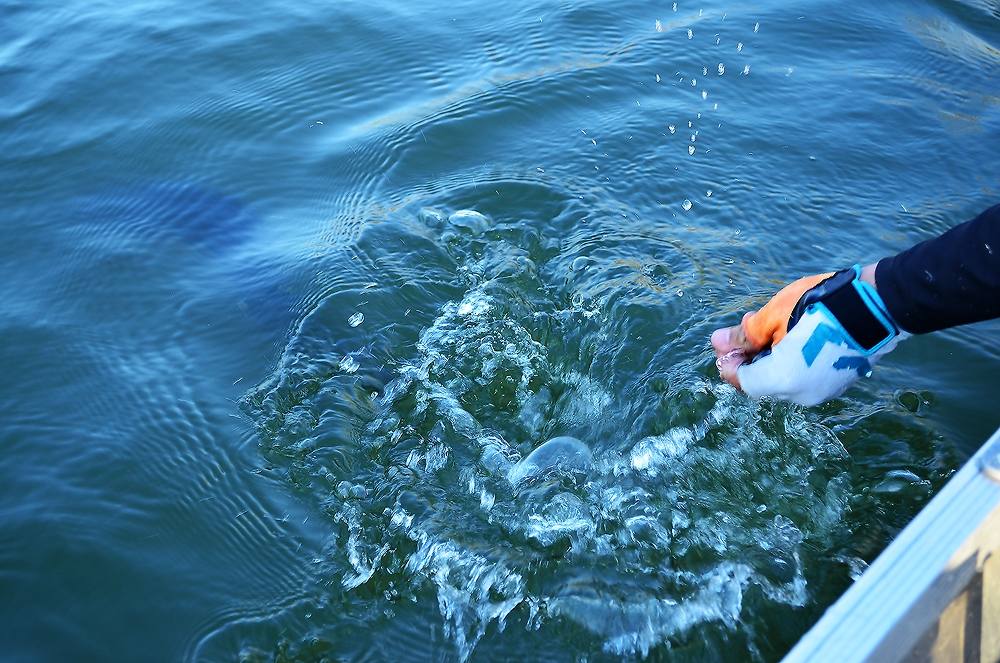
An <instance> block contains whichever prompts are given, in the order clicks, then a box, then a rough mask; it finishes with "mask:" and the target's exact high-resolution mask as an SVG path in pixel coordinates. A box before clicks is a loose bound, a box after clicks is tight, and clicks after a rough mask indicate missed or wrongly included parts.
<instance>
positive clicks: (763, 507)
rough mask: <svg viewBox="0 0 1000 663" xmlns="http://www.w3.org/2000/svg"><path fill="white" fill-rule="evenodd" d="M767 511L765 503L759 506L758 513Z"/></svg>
mask: <svg viewBox="0 0 1000 663" xmlns="http://www.w3.org/2000/svg"><path fill="white" fill-rule="evenodd" d="M765 511H767V507H766V506H765V505H763V504H761V505H759V506H758V507H757V513H764V512H765Z"/></svg>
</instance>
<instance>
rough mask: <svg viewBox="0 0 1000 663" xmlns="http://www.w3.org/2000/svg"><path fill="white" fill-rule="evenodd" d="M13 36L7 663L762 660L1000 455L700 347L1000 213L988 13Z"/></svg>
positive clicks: (971, 410) (436, 20)
mask: <svg viewBox="0 0 1000 663" xmlns="http://www.w3.org/2000/svg"><path fill="white" fill-rule="evenodd" d="M2 14H3V16H4V20H3V21H0V82H2V85H0V99H2V102H3V103H2V104H0V148H2V149H0V181H2V182H3V188H2V191H0V212H2V215H3V219H4V222H3V223H2V224H0V255H2V258H3V259H2V261H0V265H2V270H3V272H2V273H3V278H2V279H0V293H2V295H3V298H2V302H3V303H2V304H0V361H2V364H0V365H2V366H3V368H4V371H3V376H4V377H3V381H2V382H0V404H2V410H0V411H2V412H3V419H2V425H0V433H2V439H3V443H4V444H3V449H4V452H5V453H4V455H3V459H2V461H0V486H2V491H3V494H2V498H0V505H2V506H0V508H2V516H0V531H2V537H0V542H2V543H0V557H2V560H3V564H2V567H0V568H2V575H0V578H2V579H0V583H2V584H0V587H2V595H3V597H4V600H3V601H2V602H0V618H2V621H3V623H4V626H5V628H4V635H3V639H2V645H3V651H4V656H5V658H8V659H11V660H67V659H69V660H178V659H181V660H206V661H208V660H234V659H242V660H247V661H258V660H283V661H287V660H320V659H323V658H324V657H326V658H330V659H333V658H336V659H338V660H341V659H346V660H357V659H367V660H372V659H374V660H428V659H433V660H446V661H461V660H494V659H506V658H514V657H520V658H522V659H524V660H584V659H586V660H604V659H618V658H622V657H625V658H634V657H641V656H643V655H648V656H649V657H650V658H653V659H656V660H678V661H682V660H699V661H700V660H729V661H743V660H747V659H748V658H749V659H758V660H768V661H770V660H776V659H778V658H780V656H781V655H782V654H783V653H784V652H786V651H787V650H788V649H789V648H790V647H791V646H792V645H793V644H794V642H795V641H796V640H797V639H798V638H799V637H800V636H801V634H802V633H803V632H805V630H807V629H808V627H809V626H810V625H811V624H812V623H814V622H815V620H816V619H817V618H818V617H819V615H821V614H822V612H823V610H824V608H825V607H826V606H828V605H829V604H830V603H832V602H833V601H834V600H835V599H836V598H837V596H839V595H840V594H841V593H842V592H843V591H844V590H845V589H846V588H847V587H848V586H849V585H850V583H851V582H852V580H853V579H854V578H856V577H857V576H858V574H859V573H861V572H862V571H863V569H864V568H865V566H866V563H868V562H870V561H871V560H872V559H873V558H874V557H875V556H876V555H877V554H878V553H879V551H880V550H882V548H883V547H884V546H885V545H886V544H887V542H888V541H890V540H891V538H892V537H893V536H894V535H895V533H896V532H898V531H899V529H900V528H901V527H902V526H904V525H905V524H906V522H907V521H908V520H909V519H910V518H911V517H912V516H913V515H914V514H915V513H916V512H917V511H918V510H919V509H920V508H921V506H922V505H924V504H925V503H926V502H927V500H928V499H929V498H930V497H931V496H932V495H933V494H934V491H935V490H936V489H938V488H939V487H940V486H941V485H942V484H943V483H944V482H945V481H946V479H947V478H948V476H949V475H950V474H951V473H952V472H953V471H954V470H955V469H956V468H957V467H959V466H960V464H961V462H962V461H963V460H964V459H965V458H967V457H968V456H969V455H970V454H971V453H972V452H973V451H974V450H975V449H976V448H977V446H978V444H979V443H980V442H981V441H982V440H983V439H984V438H985V437H986V436H987V435H988V434H989V433H990V432H991V431H992V430H993V429H994V428H995V426H996V425H997V423H998V421H997V418H996V413H995V410H994V408H993V406H992V401H994V400H995V399H994V398H993V396H994V395H995V393H996V385H997V383H996V378H995V372H996V369H997V366H998V362H1000V352H998V350H997V349H996V343H995V340H996V338H997V333H998V331H1000V326H998V325H997V324H995V323H992V324H985V325H979V326H975V327H970V328H967V329H962V330H953V331H950V332H947V333H942V334H936V335H934V336H933V337H927V338H915V339H912V340H910V341H907V342H906V343H905V344H903V345H902V346H901V347H900V349H899V350H897V351H896V352H894V353H893V355H892V356H891V357H890V358H889V359H888V360H887V361H886V362H884V363H883V365H881V366H880V367H879V369H878V370H877V371H876V373H875V376H874V377H873V379H871V380H866V381H863V383H862V384H861V385H860V386H859V387H857V388H855V389H853V390H852V391H850V392H849V393H848V394H847V395H846V396H845V397H844V398H842V399H839V400H837V401H835V402H833V403H830V404H827V405H825V406H823V407H820V408H815V409H810V410H804V409H801V408H797V407H792V406H787V405H781V404H770V403H767V404H753V403H749V402H748V401H746V400H745V399H744V398H743V397H741V396H740V395H739V394H736V393H734V392H733V391H732V390H731V389H729V388H728V387H726V386H725V385H723V384H720V381H719V379H718V377H717V375H716V373H715V369H714V365H713V357H712V356H711V352H710V350H709V349H708V345H707V338H708V334H709V333H710V331H711V330H712V329H713V328H715V327H716V326H719V325H721V324H730V323H731V322H732V321H735V320H736V319H737V317H738V314H739V313H740V312H741V311H743V310H745V309H747V308H748V307H751V306H754V305H758V304H759V303H760V302H761V301H762V299H763V298H764V297H766V295H767V294H768V293H769V292H771V291H773V290H774V289H775V288H777V287H778V286H779V285H780V284H782V283H783V282H785V281H787V280H790V279H791V278H793V277H795V276H798V275H800V274H803V273H814V272H817V271H820V270H823V269H829V268H836V267H840V266H844V265H848V264H852V263H854V262H856V261H862V262H863V261H866V260H870V259H873V258H876V257H878V256H881V255H885V254H888V253H892V252H894V251H896V250H898V249H900V248H902V247H905V246H907V245H908V244H910V243H912V242H914V241H916V240H919V239H921V238H925V237H928V236H931V235H933V234H935V233H937V232H940V231H941V230H943V229H944V228H946V227H948V226H949V225H951V224H954V223H957V222H959V221H961V220H964V219H965V218H968V217H970V216H971V215H973V214H974V213H976V212H978V211H979V210H981V209H982V208H983V207H985V206H987V205H988V204H992V203H994V202H996V200H997V182H998V181H1000V178H998V176H1000V167H998V166H997V165H996V159H995V156H996V151H997V147H998V146H1000V143H998V138H997V136H998V135H1000V104H998V98H997V96H996V91H997V89H998V83H1000V74H998V72H1000V68H998V61H1000V56H998V51H997V49H998V47H1000V12H998V11H997V9H996V7H995V6H993V5H991V4H989V3H986V2H972V1H970V2H966V3H960V2H942V1H934V2H929V1H924V2H919V3H912V2H887V3H879V4H877V5H871V4H870V3H859V2H854V3H837V2H822V3H810V2H795V3H775V2H768V3H763V4H760V3H757V4H754V5H753V6H750V7H744V6H743V5H742V4H740V3H735V4H731V5H725V4H718V3H715V4H713V3H701V4H685V3H683V2H679V3H676V5H674V6H672V4H671V3H662V2H661V3H658V4H656V3H634V2H625V3H612V4H608V3H596V2H576V3H561V4H554V3H547V4H546V3H532V2H522V1H519V0H515V1H514V2H511V3H506V4H505V5H504V6H503V7H502V8H501V9H499V11H498V8H496V7H493V6H490V5H487V4H483V3H473V2H462V1H461V0H459V1H456V2H449V3H425V4H421V5H417V6H414V5H412V4H410V3H401V2H365V3H358V2H340V3H279V2H267V1H265V2H260V3H252V4H250V5H247V4H245V3H241V4H235V3H224V2H216V3H211V4H208V5H203V6H199V7H195V6H192V5H190V4H180V3H177V2H172V1H170V0H159V1H150V2H143V3H130V4H127V5H124V6H118V5H111V4H107V3H101V4H97V5H95V4H93V3H83V2H78V1H74V0H71V1H70V2H68V3H67V2H62V3H52V2H47V1H45V0H41V1H38V2H31V3H27V2H17V1H13V2H12V1H9V0H8V1H6V2H3V3H2ZM984 339H985V341H984ZM561 435H568V436H572V437H575V438H577V439H579V440H581V441H583V443H585V444H586V445H587V447H588V449H589V453H590V457H589V460H588V462H580V463H578V464H577V465H573V464H572V463H571V464H570V465H569V466H560V465H558V464H557V465H556V466H555V467H549V468H543V470H540V471H538V472H533V473H531V474H530V475H529V476H528V478H527V479H525V480H523V481H518V482H516V485H515V484H512V483H511V482H510V481H508V479H507V477H508V473H509V472H510V471H511V468H513V467H514V466H515V465H516V463H517V462H518V461H519V460H521V459H523V458H525V457H527V456H528V454H529V453H530V452H531V451H532V450H533V449H535V448H536V447H538V446H539V445H540V444H541V443H542V442H544V441H545V440H547V439H549V438H552V437H556V436H561ZM581 457H584V458H585V457H586V456H585V455H584V456H581ZM537 458H538V457H536V459H537ZM522 467H523V466H522ZM515 476H520V473H518V474H517V475H515Z"/></svg>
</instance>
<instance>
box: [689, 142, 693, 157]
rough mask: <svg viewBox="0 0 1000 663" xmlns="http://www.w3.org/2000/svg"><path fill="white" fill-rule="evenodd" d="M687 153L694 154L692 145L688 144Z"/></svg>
mask: <svg viewBox="0 0 1000 663" xmlns="http://www.w3.org/2000/svg"><path fill="white" fill-rule="evenodd" d="M688 154H690V155H692V156H693V155H694V145H688Z"/></svg>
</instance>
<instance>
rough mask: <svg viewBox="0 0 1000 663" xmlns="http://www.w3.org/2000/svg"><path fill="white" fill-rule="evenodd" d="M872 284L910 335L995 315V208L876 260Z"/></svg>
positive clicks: (998, 261) (998, 296) (999, 248)
mask: <svg viewBox="0 0 1000 663" xmlns="http://www.w3.org/2000/svg"><path fill="white" fill-rule="evenodd" d="M875 284H876V287H877V288H878V293H879V295H881V296H882V299H883V300H884V301H885V305H886V306H887V307H888V309H889V313H891V314H892V317H893V318H895V319H896V322H897V323H898V324H899V325H900V326H901V327H902V328H903V329H904V330H906V331H908V332H910V333H913V334H924V333H927V332H932V331H937V330H938V329H945V328H946V327H954V326H956V325H964V324H967V323H970V322H979V321H980V320H988V319H990V318H997V317H1000V205H996V206H994V207H991V208H990V209H988V210H986V211H985V212H983V213H982V214H980V215H979V216H977V217H976V218H975V219H973V220H972V221H967V222H966V223H963V224H962V225H960V226H956V227H954V228H952V229H951V230H949V231H948V232H946V233H944V234H943V235H941V236H940V237H935V238H934V239H929V240H927V241H926V242H921V243H920V244H917V245H916V246H914V247H912V248H910V249H907V250H906V251H903V252H902V253H900V254H898V255H895V256H893V257H891V258H884V259H882V260H880V261H879V263H878V266H877V267H876V268H875Z"/></svg>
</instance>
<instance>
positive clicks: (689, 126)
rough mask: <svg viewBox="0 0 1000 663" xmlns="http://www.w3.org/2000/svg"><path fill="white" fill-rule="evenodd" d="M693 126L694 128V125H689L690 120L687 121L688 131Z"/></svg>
mask: <svg viewBox="0 0 1000 663" xmlns="http://www.w3.org/2000/svg"><path fill="white" fill-rule="evenodd" d="M693 126H694V125H693V124H691V120H688V129H690V128H691V127H693Z"/></svg>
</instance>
